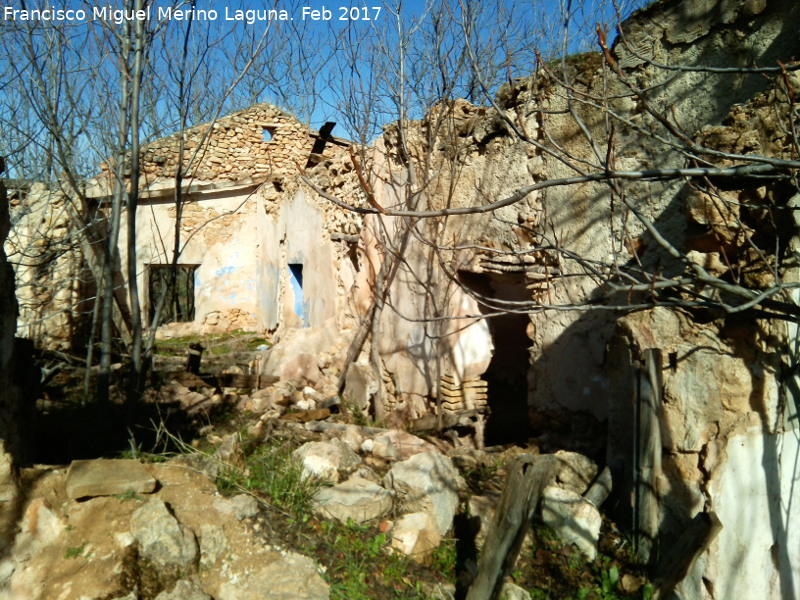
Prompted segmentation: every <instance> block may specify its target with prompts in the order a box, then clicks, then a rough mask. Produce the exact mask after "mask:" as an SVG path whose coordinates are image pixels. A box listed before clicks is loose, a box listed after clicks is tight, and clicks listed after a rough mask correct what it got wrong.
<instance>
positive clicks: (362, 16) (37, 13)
mask: <svg viewBox="0 0 800 600" xmlns="http://www.w3.org/2000/svg"><path fill="white" fill-rule="evenodd" d="M333 11H336V12H335V13H334V12H333ZM333 11H332V10H331V9H328V8H327V7H325V6H324V5H323V6H320V7H319V8H311V7H308V6H304V7H301V8H300V12H299V15H300V18H301V19H302V20H303V21H330V20H333V19H336V20H339V21H374V20H377V19H378V17H379V15H380V12H381V7H380V6H374V7H367V6H360V7H357V6H353V7H349V6H339V7H335V8H334V9H333ZM2 16H3V19H4V20H6V21H54V22H55V21H72V22H77V21H87V20H94V21H106V22H110V23H114V24H116V25H121V24H123V23H125V22H126V21H149V20H150V19H151V18H153V17H155V18H156V19H157V20H158V21H188V20H190V19H192V20H198V21H216V20H218V19H221V20H225V21H240V22H243V23H247V24H248V25H253V24H254V23H257V22H261V21H292V20H294V17H292V16H291V15H290V14H289V12H288V11H287V10H285V9H276V8H270V9H247V10H242V9H235V10H232V9H230V8H229V7H225V8H224V9H222V10H221V11H218V10H215V9H213V8H212V9H203V8H193V9H192V8H187V9H178V8H174V7H171V6H155V7H154V6H148V7H147V8H144V9H142V10H126V9H121V8H113V7H112V6H95V7H93V8H92V10H91V12H89V11H87V10H84V9H65V8H55V7H50V8H36V9H20V8H14V7H13V6H4V7H2Z"/></svg>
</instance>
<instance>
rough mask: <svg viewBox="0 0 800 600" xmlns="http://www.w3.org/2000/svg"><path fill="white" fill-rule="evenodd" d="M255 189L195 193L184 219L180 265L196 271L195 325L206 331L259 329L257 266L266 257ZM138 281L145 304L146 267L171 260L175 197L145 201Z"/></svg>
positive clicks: (123, 242)
mask: <svg viewBox="0 0 800 600" xmlns="http://www.w3.org/2000/svg"><path fill="white" fill-rule="evenodd" d="M252 192H253V190H252V189H244V190H234V191H232V192H228V193H226V192H224V191H223V192H214V193H211V194H203V195H199V196H192V197H190V198H189V199H188V201H187V202H185V204H184V207H183V216H182V219H181V227H180V231H181V233H180V238H181V247H182V251H181V253H180V256H179V258H178V261H177V262H178V264H180V265H197V270H196V271H195V319H194V325H196V326H198V327H202V328H204V330H207V331H215V330H233V329H244V330H257V329H259V328H260V327H261V323H260V322H259V319H258V313H259V310H258V300H257V285H258V276H257V265H258V263H259V262H260V260H261V257H262V249H261V244H260V236H259V228H258V220H257V219H256V218H255V213H256V209H257V205H258V201H257V200H256V195H255V194H253V193H252ZM136 214H137V216H136V218H137V230H136V260H137V265H138V266H137V283H138V286H139V292H140V298H141V300H142V302H143V307H144V306H146V304H147V302H149V299H148V298H147V294H148V291H147V287H148V281H147V266H148V265H150V264H163V265H168V264H171V261H172V247H173V243H174V240H175V206H174V204H173V203H172V201H170V200H155V201H154V200H150V201H142V202H141V203H140V206H139V207H138V209H137V213H136ZM120 254H121V264H122V265H125V264H127V230H126V219H124V218H123V222H122V228H121V236H120Z"/></svg>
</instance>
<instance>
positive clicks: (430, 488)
mask: <svg viewBox="0 0 800 600" xmlns="http://www.w3.org/2000/svg"><path fill="white" fill-rule="evenodd" d="M384 485H385V486H386V487H387V488H390V489H393V490H394V491H395V493H396V494H397V499H398V504H399V508H400V511H401V512H404V513H413V512H424V513H427V514H429V515H430V517H431V519H432V521H433V524H434V527H435V530H436V532H437V534H438V535H439V536H444V535H446V534H447V532H448V531H449V530H450V527H451V526H452V525H453V517H454V516H455V513H456V508H457V507H458V492H459V490H462V489H464V487H465V484H464V480H463V479H462V478H461V476H460V475H459V474H458V471H457V470H456V469H455V467H453V463H452V462H451V461H450V459H449V458H447V457H446V456H442V455H441V454H439V453H438V452H423V453H422V454H417V455H415V456H412V457H411V458H409V459H407V460H404V461H401V462H398V463H396V464H395V465H394V466H393V467H392V468H391V470H390V471H389V472H388V473H387V474H386V477H384Z"/></svg>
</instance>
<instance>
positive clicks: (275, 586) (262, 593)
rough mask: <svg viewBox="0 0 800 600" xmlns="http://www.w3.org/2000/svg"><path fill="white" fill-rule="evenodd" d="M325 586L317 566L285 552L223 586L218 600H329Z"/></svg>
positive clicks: (328, 592)
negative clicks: (276, 558) (245, 575)
mask: <svg viewBox="0 0 800 600" xmlns="http://www.w3.org/2000/svg"><path fill="white" fill-rule="evenodd" d="M329 597H330V590H329V588H328V584H327V583H325V581H324V580H323V579H322V577H321V576H320V574H319V570H318V568H317V565H316V563H314V561H313V560H311V559H310V558H308V557H306V556H302V555H300V554H295V553H293V552H287V553H285V555H283V556H281V557H280V558H279V559H278V560H275V561H273V562H271V563H269V564H267V565H265V566H263V567H261V568H260V569H258V570H255V571H253V572H250V573H248V574H247V577H244V578H235V579H234V580H231V581H227V582H225V583H223V584H222V585H221V586H220V588H219V593H218V594H217V596H216V598H217V600H264V599H265V598H268V599H269V600H328V598H329Z"/></svg>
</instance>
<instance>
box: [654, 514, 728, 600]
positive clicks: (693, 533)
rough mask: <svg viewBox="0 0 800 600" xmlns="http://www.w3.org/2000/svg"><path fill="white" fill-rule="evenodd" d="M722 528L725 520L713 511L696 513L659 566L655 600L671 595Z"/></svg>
mask: <svg viewBox="0 0 800 600" xmlns="http://www.w3.org/2000/svg"><path fill="white" fill-rule="evenodd" d="M720 531H722V523H721V522H720V520H719V518H718V517H717V515H716V513H713V512H708V513H705V512H701V513H698V514H696V515H695V517H694V519H692V522H691V523H689V526H688V527H687V528H686V529H685V530H684V531H683V533H682V534H681V537H679V538H678V541H677V542H676V543H675V545H674V546H672V548H670V549H669V552H666V553H665V554H664V558H663V559H662V560H661V561H660V562H659V564H658V567H657V568H656V576H655V584H656V591H655V594H654V595H653V600H659V598H666V597H668V596H669V595H670V594H671V593H672V591H673V590H674V589H675V586H677V585H678V584H679V583H680V582H681V581H683V580H684V579H685V578H686V576H687V575H688V574H689V571H691V570H692V566H693V565H694V563H695V562H696V561H697V559H698V557H699V556H700V555H701V554H702V553H703V552H705V551H706V550H707V549H708V547H709V546H710V545H711V542H713V541H714V538H715V537H717V534H719V532H720Z"/></svg>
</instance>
